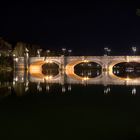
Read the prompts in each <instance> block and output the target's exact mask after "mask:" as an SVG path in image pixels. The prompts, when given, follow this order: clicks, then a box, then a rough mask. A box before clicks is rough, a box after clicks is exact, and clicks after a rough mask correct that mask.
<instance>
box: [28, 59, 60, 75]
mask: <svg viewBox="0 0 140 140" xmlns="http://www.w3.org/2000/svg"><path fill="white" fill-rule="evenodd" d="M47 63H55V64H57V65H58V66H59V69H60V68H61V64H60V63H59V62H57V61H54V60H52V61H51V60H50V61H43V60H40V61H35V62H33V63H31V64H30V66H29V72H30V74H31V75H38V76H39V77H42V76H43V75H44V74H43V73H42V66H43V65H44V64H47ZM44 76H45V75H44Z"/></svg>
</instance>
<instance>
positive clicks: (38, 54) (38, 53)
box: [37, 49, 42, 57]
mask: <svg viewBox="0 0 140 140" xmlns="http://www.w3.org/2000/svg"><path fill="white" fill-rule="evenodd" d="M41 51H42V49H38V50H37V56H38V57H40V53H41Z"/></svg>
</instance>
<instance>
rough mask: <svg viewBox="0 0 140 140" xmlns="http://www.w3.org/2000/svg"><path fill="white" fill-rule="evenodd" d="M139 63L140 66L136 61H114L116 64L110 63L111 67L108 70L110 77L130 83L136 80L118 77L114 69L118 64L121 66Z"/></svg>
mask: <svg viewBox="0 0 140 140" xmlns="http://www.w3.org/2000/svg"><path fill="white" fill-rule="evenodd" d="M125 62H126V63H139V64H140V62H138V61H136V60H132V61H131V60H130V61H129V60H120V61H114V62H112V63H110V64H109V67H108V69H109V76H110V77H111V78H115V79H120V80H126V81H128V80H134V79H132V78H123V77H118V76H116V75H115V74H114V73H113V67H114V66H115V65H117V64H120V63H125ZM135 79H140V78H135Z"/></svg>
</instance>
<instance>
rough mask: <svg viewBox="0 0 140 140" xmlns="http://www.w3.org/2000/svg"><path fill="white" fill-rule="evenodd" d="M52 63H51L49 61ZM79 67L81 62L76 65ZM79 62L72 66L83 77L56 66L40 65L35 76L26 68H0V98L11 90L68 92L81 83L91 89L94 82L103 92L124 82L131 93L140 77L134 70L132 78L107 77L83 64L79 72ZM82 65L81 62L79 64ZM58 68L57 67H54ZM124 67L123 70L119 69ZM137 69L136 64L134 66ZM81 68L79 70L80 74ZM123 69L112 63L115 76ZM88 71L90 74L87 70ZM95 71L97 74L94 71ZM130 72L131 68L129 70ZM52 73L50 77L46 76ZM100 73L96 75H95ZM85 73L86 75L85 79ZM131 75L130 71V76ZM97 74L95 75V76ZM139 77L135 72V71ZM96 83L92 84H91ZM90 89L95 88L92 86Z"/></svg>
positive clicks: (136, 90)
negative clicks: (39, 69) (74, 76)
mask: <svg viewBox="0 0 140 140" xmlns="http://www.w3.org/2000/svg"><path fill="white" fill-rule="evenodd" d="M53 66H54V65H53ZM79 66H80V67H81V66H82V64H80V65H79ZM79 66H76V67H75V73H77V75H79V76H81V77H83V79H80V80H79V79H74V78H73V77H71V76H70V75H66V73H65V72H64V71H59V69H53V68H51V69H50V68H47V67H46V65H44V67H43V68H44V70H43V71H44V73H43V72H42V75H41V76H40V77H38V76H37V75H38V74H33V75H32V74H31V73H30V72H29V71H12V72H1V73H0V98H3V97H7V96H9V95H11V94H12V93H15V94H16V96H24V95H27V94H38V93H43V94H44V93H52V92H53V93H54V91H55V93H56V94H59V93H69V92H71V91H74V90H75V88H76V87H80V89H79V90H78V91H77V92H79V91H80V90H81V89H82V87H83V88H84V87H85V88H87V89H91V88H94V87H95V88H96V87H97V85H100V88H99V90H102V92H103V94H105V95H110V93H112V92H114V91H113V88H114V87H115V86H117V87H119V86H124V87H126V88H129V89H128V92H129V93H130V94H131V95H137V93H138V91H139V90H140V89H139V85H140V80H137V79H135V78H136V74H137V73H136V71H134V72H135V75H134V79H132V80H130V81H129V80H128V81H126V80H120V79H116V78H114V77H110V76H109V75H108V72H101V68H99V66H97V65H96V66H97V67H98V69H97V68H95V67H92V68H91V65H90V68H89V66H88V65H87V66H88V68H87V66H85V67H84V69H83V70H81V71H80V72H79V68H78V67H79ZM82 67H83V66H82ZM57 68H58V67H57ZM122 70H124V71H122ZM137 70H138V68H137ZM81 72H82V73H83V74H81ZM125 72H126V69H123V68H122V67H121V66H119V67H118V66H115V67H114V69H113V73H114V74H116V75H117V76H122V75H123V76H124V77H125V76H126V73H125ZM89 73H90V74H89ZM97 73H98V74H97ZM129 73H132V72H129ZM46 75H47V76H48V77H50V76H52V77H51V78H48V79H47V78H46ZM98 75H100V77H99V76H98ZM85 76H88V78H87V79H86V80H84V79H85ZM132 76H133V75H131V77H132ZM97 77H98V78H97ZM138 77H139V75H138ZM93 85H96V86H93ZM93 92H96V90H94V89H93Z"/></svg>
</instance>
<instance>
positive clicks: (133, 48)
mask: <svg viewBox="0 0 140 140" xmlns="http://www.w3.org/2000/svg"><path fill="white" fill-rule="evenodd" d="M132 51H133V54H134V55H135V54H136V51H137V48H136V47H134V46H132Z"/></svg>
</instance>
